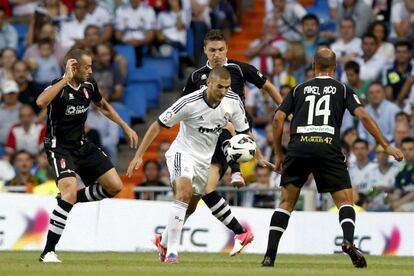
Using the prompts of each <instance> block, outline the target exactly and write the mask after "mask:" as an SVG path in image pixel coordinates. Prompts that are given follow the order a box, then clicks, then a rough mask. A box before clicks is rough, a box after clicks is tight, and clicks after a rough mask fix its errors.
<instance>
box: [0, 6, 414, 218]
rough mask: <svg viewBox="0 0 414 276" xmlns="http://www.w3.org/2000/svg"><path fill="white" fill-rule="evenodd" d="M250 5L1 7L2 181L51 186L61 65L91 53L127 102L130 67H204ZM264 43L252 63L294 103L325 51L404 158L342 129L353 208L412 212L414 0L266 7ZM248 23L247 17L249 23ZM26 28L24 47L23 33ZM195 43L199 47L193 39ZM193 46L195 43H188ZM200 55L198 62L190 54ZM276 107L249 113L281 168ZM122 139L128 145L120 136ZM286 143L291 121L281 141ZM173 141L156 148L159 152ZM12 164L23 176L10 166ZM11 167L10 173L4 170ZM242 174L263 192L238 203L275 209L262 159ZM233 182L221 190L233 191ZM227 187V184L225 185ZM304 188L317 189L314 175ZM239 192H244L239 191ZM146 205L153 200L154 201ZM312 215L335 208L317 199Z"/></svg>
mask: <svg viewBox="0 0 414 276" xmlns="http://www.w3.org/2000/svg"><path fill="white" fill-rule="evenodd" d="M245 2H249V1H248V0H245V1H243V0H210V1H209V0H181V1H180V0H148V1H143V0H129V1H128V0H124V1H119V0H116V1H112V0H103V1H97V0H74V1H73V0H65V1H58V0H44V1H31V0H26V1H17V0H10V1H1V2H0V7H1V8H0V27H1V28H0V50H1V54H0V65H1V67H0V79H1V91H2V96H1V104H0V144H1V145H2V147H1V149H2V151H3V153H2V155H3V160H1V161H0V168H1V169H0V181H3V183H5V185H18V184H16V183H30V184H31V185H32V186H33V187H35V186H37V184H38V183H41V182H45V181H46V180H47V179H50V177H49V176H50V175H53V172H50V171H49V170H48V169H47V164H46V163H47V162H46V161H45V158H46V157H45V154H44V153H43V152H42V140H43V136H44V119H45V116H46V112H45V111H44V110H39V109H38V108H37V107H36V105H35V104H34V101H35V98H36V96H37V95H38V94H39V93H40V92H41V91H42V90H43V89H44V88H45V86H46V85H47V83H49V82H50V81H51V80H52V79H54V78H57V77H59V76H60V75H61V74H62V71H61V67H62V59H63V56H64V54H65V52H66V51H67V50H68V49H69V48H71V47H74V46H75V47H82V48H85V49H89V50H90V51H91V52H92V53H93V55H94V57H95V63H94V68H93V70H94V77H95V78H96V80H97V82H98V85H99V88H100V90H101V93H102V94H103V95H104V96H105V97H106V98H107V99H108V100H109V101H111V102H113V103H114V104H119V102H121V99H122V98H123V96H124V88H125V85H126V82H127V79H128V68H129V67H128V64H129V63H131V62H132V63H134V65H135V66H136V67H138V68H139V67H140V66H141V64H142V60H143V58H144V57H146V56H158V57H159V56H161V57H165V56H169V55H171V53H172V52H173V51H178V52H181V53H184V54H182V55H180V62H184V63H189V64H190V65H191V66H194V67H199V66H202V65H204V64H205V57H204V56H203V53H202V51H203V47H202V45H203V37H204V34H205V33H206V32H207V30H208V29H210V28H219V29H224V30H225V32H226V34H227V35H228V36H230V35H231V33H232V32H243V31H244V30H242V29H241V27H240V23H241V20H242V6H243V5H244V4H245ZM264 2H265V7H264V9H265V17H264V18H263V25H262V28H261V33H262V35H261V37H260V38H258V39H256V40H254V41H251V44H250V46H249V48H248V49H247V50H246V52H245V55H246V56H247V57H248V58H249V60H250V63H251V64H252V65H254V66H256V67H257V68H258V69H259V70H261V72H263V73H264V74H266V75H267V76H268V78H269V80H271V81H272V83H273V84H274V85H275V86H276V87H277V88H278V89H279V90H280V92H281V94H282V96H283V97H284V96H286V95H287V94H288V93H289V92H290V91H291V89H292V88H293V87H294V86H295V85H296V84H298V83H301V82H303V81H306V80H309V79H311V78H313V77H314V75H313V70H312V68H311V63H312V57H313V55H314V53H315V52H316V50H317V49H318V48H320V47H329V48H331V49H332V50H333V51H334V52H335V54H336V57H337V72H336V76H335V77H336V78H337V79H339V80H341V81H342V82H344V83H346V84H347V85H348V86H349V87H351V88H353V89H354V91H355V93H356V94H357V95H358V97H359V98H360V100H361V102H362V103H363V104H364V105H365V107H366V109H367V110H368V112H369V113H370V114H371V115H372V116H373V118H374V119H375V120H376V122H377V123H378V125H379V126H380V128H381V130H382V131H383V133H384V135H385V136H386V138H387V139H388V141H389V142H390V143H392V144H393V145H395V146H397V147H398V148H400V149H401V150H402V151H403V153H404V155H405V160H404V162H402V163H396V162H394V161H393V160H391V159H390V158H388V157H387V156H386V155H385V154H384V150H383V149H382V148H381V147H378V146H377V145H376V144H375V141H374V140H373V138H372V137H371V136H370V135H369V134H368V132H367V131H366V130H365V129H364V127H363V126H362V125H361V124H359V123H358V121H356V120H355V119H354V118H353V117H352V116H351V114H349V113H348V112H346V113H345V115H344V118H343V125H342V129H341V133H342V135H341V139H342V145H343V151H344V154H345V156H346V158H347V159H346V160H347V162H348V166H349V171H350V175H351V181H352V183H353V187H354V190H355V203H356V204H357V205H358V206H360V208H361V209H364V210H370V211H414V140H413V138H412V137H414V135H413V128H412V125H413V124H414V108H413V107H414V88H413V84H414V76H413V72H414V71H413V65H414V59H413V45H412V42H413V41H414V0H328V1H323V0H266V1H264ZM244 20H246V21H247V20H248V18H244ZM22 22H23V23H24V24H27V26H28V28H27V32H25V35H24V37H23V40H21V35H19V28H17V29H16V28H15V27H16V26H17V27H18V26H21V25H22ZM189 37H191V39H190V40H189ZM189 41H190V42H191V44H192V45H188V42H189ZM119 44H123V45H130V46H132V47H133V48H134V50H135V59H136V60H126V59H125V57H124V56H123V55H121V54H118V53H117V52H116V51H115V48H116V47H114V46H116V45H119ZM189 46H191V47H192V48H193V49H194V50H193V52H192V53H191V54H189V51H188V48H189ZM276 107H277V106H276V105H275V104H274V103H273V102H272V100H271V99H270V98H268V97H267V96H266V94H263V93H261V92H260V91H259V90H258V89H256V88H254V87H252V86H247V87H246V109H247V110H248V112H249V113H251V114H252V115H253V123H254V126H255V128H254V132H255V135H256V137H257V142H258V144H259V146H260V147H261V149H262V152H263V153H264V154H265V156H267V158H268V159H269V161H271V162H272V161H273V145H272V144H273V137H272V127H271V122H272V116H273V111H274V110H275V108H276ZM111 124H112V123H111V122H109V121H107V120H106V119H105V118H104V117H102V115H101V114H100V113H99V112H96V110H95V109H94V108H91V109H90V114H89V118H88V122H87V131H88V135H90V139H92V140H93V141H94V142H96V143H97V144H98V145H100V146H101V147H102V148H103V149H104V150H105V151H106V152H107V153H108V155H109V156H111V159H112V160H113V161H114V163H116V162H117V160H118V157H117V145H118V142H119V139H120V136H119V133H118V128H117V127H113V126H112V127H111ZM121 138H122V137H121ZM288 142H289V122H286V124H285V128H284V137H283V144H284V146H285V147H287V144H288ZM168 146H169V143H168V142H165V143H161V144H160V145H159V155H158V156H160V157H163V153H162V152H165V151H166V150H167V149H168ZM13 167H14V168H13ZM3 168H4V169H3ZM242 170H243V174H244V176H245V178H246V180H247V181H248V182H249V183H250V184H249V186H248V187H254V188H255V189H256V191H252V190H249V191H247V192H245V193H243V195H242V196H241V197H240V198H241V199H240V200H237V202H232V197H231V194H227V196H228V197H229V198H228V199H229V201H230V203H234V204H237V205H243V206H252V207H274V206H275V204H276V203H277V194H276V195H275V193H274V192H269V190H268V189H269V188H271V189H274V188H277V187H278V184H279V176H278V175H277V174H275V173H273V172H271V171H269V170H268V169H266V168H262V167H260V166H256V165H255V164H254V163H253V162H250V163H246V164H243V166H242ZM144 174H145V179H144V181H143V183H142V186H143V187H144V186H168V185H169V183H168V182H169V179H168V172H167V170H166V165H165V160H164V161H163V160H155V159H154V160H147V162H146V163H145V165H144ZM227 178H228V176H227V177H226V176H225V177H224V178H223V179H222V186H227V185H229V183H230V181H228V179H227ZM226 179H227V180H226ZM306 188H307V189H309V190H311V191H314V190H315V184H314V181H313V179H312V177H310V178H309V181H308V183H307V185H306ZM233 193H237V192H233ZM137 198H143V199H148V198H150V195H149V194H148V193H147V194H145V193H139V194H138V193H137ZM314 198H315V200H314V206H315V209H324V208H327V207H329V206H330V204H329V203H326V199H325V198H324V197H323V196H318V195H316V194H315V196H314Z"/></svg>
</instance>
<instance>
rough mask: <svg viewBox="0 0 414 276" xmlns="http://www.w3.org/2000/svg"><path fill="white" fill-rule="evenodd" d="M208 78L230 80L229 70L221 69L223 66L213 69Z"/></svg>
mask: <svg viewBox="0 0 414 276" xmlns="http://www.w3.org/2000/svg"><path fill="white" fill-rule="evenodd" d="M210 76H212V77H219V78H220V79H226V80H228V79H230V78H231V75H230V72H229V70H227V69H226V67H223V66H220V67H215V68H213V69H212V70H211V71H210V73H209V75H208V77H210Z"/></svg>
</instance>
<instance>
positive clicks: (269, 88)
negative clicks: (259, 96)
mask: <svg viewBox="0 0 414 276" xmlns="http://www.w3.org/2000/svg"><path fill="white" fill-rule="evenodd" d="M262 90H264V91H265V92H266V93H267V94H269V96H270V97H271V98H272V99H273V101H274V102H275V103H277V104H278V105H280V104H281V103H282V101H283V98H282V95H280V93H279V90H278V89H277V88H276V87H275V86H274V85H273V84H272V83H271V82H270V81H269V80H266V82H265V83H264V84H263V87H262Z"/></svg>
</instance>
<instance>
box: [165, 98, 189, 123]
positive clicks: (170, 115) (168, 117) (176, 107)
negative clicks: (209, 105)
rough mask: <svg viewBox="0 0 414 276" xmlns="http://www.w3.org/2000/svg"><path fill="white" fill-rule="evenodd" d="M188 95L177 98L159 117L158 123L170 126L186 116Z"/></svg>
mask: <svg viewBox="0 0 414 276" xmlns="http://www.w3.org/2000/svg"><path fill="white" fill-rule="evenodd" d="M187 103H188V97H187V96H184V97H181V98H180V99H178V100H177V101H176V102H175V103H173V105H171V106H170V107H169V108H167V109H166V110H165V111H164V112H163V113H162V114H161V115H160V116H159V117H158V123H160V124H161V125H162V126H164V127H167V128H170V127H172V126H174V125H175V124H176V123H178V122H180V121H183V120H184V119H185V118H186V117H187V107H188V105H187Z"/></svg>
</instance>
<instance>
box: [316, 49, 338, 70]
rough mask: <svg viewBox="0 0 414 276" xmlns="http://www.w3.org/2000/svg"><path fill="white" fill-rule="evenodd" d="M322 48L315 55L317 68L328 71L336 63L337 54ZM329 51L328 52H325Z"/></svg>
mask: <svg viewBox="0 0 414 276" xmlns="http://www.w3.org/2000/svg"><path fill="white" fill-rule="evenodd" d="M327 51H328V50H325V49H322V50H319V51H317V52H316V54H315V57H314V62H315V68H317V69H319V70H321V71H326V70H329V69H330V68H332V67H333V66H335V64H336V55H335V53H334V52H333V51H331V50H329V51H330V52H329V53H328V52H327ZM324 52H327V53H324Z"/></svg>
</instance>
